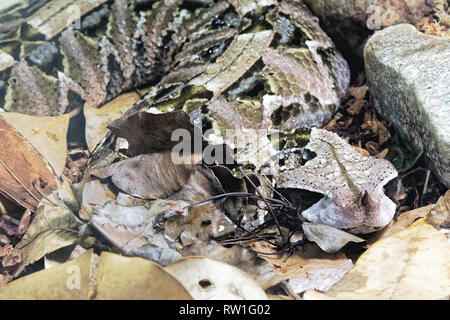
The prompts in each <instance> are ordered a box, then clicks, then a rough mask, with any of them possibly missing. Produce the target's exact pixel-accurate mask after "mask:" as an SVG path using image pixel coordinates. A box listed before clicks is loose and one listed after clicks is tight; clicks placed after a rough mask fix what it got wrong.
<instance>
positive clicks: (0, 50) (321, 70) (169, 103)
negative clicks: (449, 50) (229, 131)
mask: <svg viewBox="0 0 450 320" xmlns="http://www.w3.org/2000/svg"><path fill="white" fill-rule="evenodd" d="M349 79H350V71H349V68H348V65H347V63H346V61H345V60H344V59H343V57H342V56H341V55H340V54H339V53H338V51H337V50H336V48H335V46H334V44H333V42H332V41H331V40H330V39H329V38H328V36H327V35H326V34H325V33H324V32H323V31H322V30H321V28H320V26H319V24H318V22H317V20H316V19H315V18H314V17H313V16H312V15H311V13H310V12H309V10H308V9H307V7H306V6H304V5H303V3H302V2H301V1H300V0H278V1H277V0H228V1H225V0H215V1H214V0H186V1H180V0H161V1H151V0H134V1H131V0H130V1H127V0H112V1H106V0H28V1H25V0H24V1H22V3H19V4H17V5H15V6H14V7H10V8H8V9H5V10H3V11H2V12H0V107H3V108H4V109H5V110H6V111H15V112H23V113H28V114H34V115H41V116H49V115H60V114H63V113H67V112H69V111H71V110H74V109H75V108H79V107H82V106H83V105H85V104H86V105H90V106H93V107H99V106H101V105H102V104H104V103H106V102H108V101H110V100H111V99H113V98H115V97H117V96H118V95H120V94H121V93H123V92H125V91H129V90H132V89H134V88H139V87H143V86H148V85H149V84H150V85H152V87H151V90H150V92H149V93H148V94H147V95H146V96H145V97H144V98H143V99H142V100H140V101H139V102H138V103H136V104H135V106H133V108H132V109H131V110H130V111H129V112H128V114H130V113H133V112H136V111H143V110H149V109H154V108H156V109H158V110H159V111H163V112H167V111H172V110H179V109H182V110H184V111H186V112H187V113H188V114H190V115H191V117H195V116H196V113H197V114H198V113H199V112H200V113H201V115H202V116H203V118H205V119H214V121H216V122H217V123H220V124H221V125H223V126H224V127H227V128H233V127H248V128H265V129H276V130H291V129H293V128H310V127H313V126H321V125H323V124H325V123H326V122H327V121H329V120H330V118H331V117H332V116H333V114H334V113H335V112H336V110H337V108H338V107H339V104H340V101H341V100H342V98H344V96H345V94H346V91H347V88H348V84H349Z"/></svg>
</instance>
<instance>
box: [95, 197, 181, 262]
mask: <svg viewBox="0 0 450 320" xmlns="http://www.w3.org/2000/svg"><path fill="white" fill-rule="evenodd" d="M182 205H183V204H182V203H178V202H176V201H170V200H155V201H152V202H151V203H145V204H141V205H130V206H124V205H120V204H118V203H116V202H113V201H109V202H107V203H105V204H104V205H103V206H101V207H97V208H96V210H95V213H94V215H93V216H92V219H91V220H90V222H89V224H90V225H91V226H92V227H94V228H95V229H96V230H97V231H98V232H100V233H101V234H102V235H103V236H104V237H105V238H106V239H108V240H109V241H110V242H111V243H112V244H113V245H114V246H115V247H116V248H118V249H119V250H120V251H121V252H122V253H124V254H126V255H134V256H140V257H144V258H146V259H149V260H152V261H155V262H158V263H159V264H161V265H166V264H168V263H170V262H173V261H175V260H177V259H179V258H181V255H180V254H179V253H177V252H176V251H175V250H173V249H171V248H170V247H169V246H168V244H167V242H166V241H165V240H164V238H163V234H162V232H159V233H157V232H156V231H154V224H155V222H156V220H157V218H158V217H159V215H161V214H164V213H167V212H169V211H170V210H176V209H174V208H181V206H182Z"/></svg>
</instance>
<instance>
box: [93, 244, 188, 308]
mask: <svg viewBox="0 0 450 320" xmlns="http://www.w3.org/2000/svg"><path fill="white" fill-rule="evenodd" d="M96 287H97V294H96V296H95V299H99V300H105V299H106V300H123V299H125V300H127V299H128V300H135V299H139V300H179V299H182V300H191V299H192V298H191V296H190V294H189V293H188V291H187V290H186V289H185V288H184V287H183V286H182V285H181V284H180V283H179V282H178V281H177V280H176V279H175V278H174V277H173V276H172V275H171V274H170V273H169V272H167V271H165V270H164V269H163V268H162V267H160V266H159V265H158V264H156V263H154V262H152V261H149V260H146V259H142V258H137V257H123V256H120V255H116V254H113V253H109V252H103V253H102V255H101V257H100V262H99V265H98V270H97V283H96Z"/></svg>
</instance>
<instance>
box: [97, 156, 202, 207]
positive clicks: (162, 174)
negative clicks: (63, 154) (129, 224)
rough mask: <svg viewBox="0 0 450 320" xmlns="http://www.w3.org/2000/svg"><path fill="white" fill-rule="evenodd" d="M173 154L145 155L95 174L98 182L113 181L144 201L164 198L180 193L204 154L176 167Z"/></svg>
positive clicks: (186, 160)
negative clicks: (103, 180)
mask: <svg viewBox="0 0 450 320" xmlns="http://www.w3.org/2000/svg"><path fill="white" fill-rule="evenodd" d="M172 156H173V154H172V152H170V151H165V152H161V153H152V154H143V155H139V156H136V157H134V158H130V159H125V160H122V161H120V162H116V163H114V164H112V165H111V166H109V167H106V168H101V169H98V170H93V171H92V172H91V174H92V175H95V176H98V177H99V178H103V179H104V178H107V177H111V180H112V182H113V183H114V184H115V185H116V186H117V187H118V188H120V189H121V190H122V191H124V192H126V193H128V194H129V195H132V196H134V197H139V198H141V199H159V198H165V197H167V196H169V195H171V194H173V193H174V192H176V191H178V190H180V189H181V187H182V186H183V185H184V184H185V183H186V182H187V180H188V179H189V176H190V174H191V171H192V168H193V167H194V165H195V163H196V162H197V161H200V160H201V159H202V154H201V153H200V154H192V155H183V159H182V161H181V163H176V161H175V162H174V161H173V158H172Z"/></svg>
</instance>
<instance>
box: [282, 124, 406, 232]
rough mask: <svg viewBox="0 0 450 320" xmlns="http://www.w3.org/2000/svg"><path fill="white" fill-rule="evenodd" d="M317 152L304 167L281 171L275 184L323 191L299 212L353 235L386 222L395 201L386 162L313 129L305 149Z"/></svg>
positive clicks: (391, 170)
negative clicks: (389, 190)
mask: <svg viewBox="0 0 450 320" xmlns="http://www.w3.org/2000/svg"><path fill="white" fill-rule="evenodd" d="M305 148H307V149H309V150H311V151H314V152H315V153H316V154H317V156H316V157H315V158H314V159H312V160H310V161H308V162H307V163H306V164H305V165H304V166H303V167H300V168H297V169H293V170H288V171H285V172H283V173H282V174H281V175H280V178H279V180H278V187H281V188H297V189H304V190H308V191H313V192H318V193H322V194H323V195H324V197H323V198H322V199H321V200H320V201H319V202H317V203H316V204H314V205H313V206H312V207H310V208H309V209H307V210H305V211H303V212H302V216H303V217H304V218H305V219H307V220H309V221H311V222H314V223H320V224H326V225H330V226H332V227H336V228H339V229H348V230H349V231H350V232H352V233H368V232H372V231H375V230H377V229H380V228H382V227H384V226H386V225H387V224H388V223H389V222H390V221H391V220H392V218H393V216H394V213H395V207H396V206H395V203H394V202H393V201H392V200H390V199H389V198H388V197H387V196H386V195H385V194H384V190H383V186H384V185H386V184H387V183H388V182H389V181H390V180H392V179H394V178H396V177H397V175H398V173H397V171H396V170H395V168H394V166H393V165H392V164H391V163H390V162H389V161H387V160H384V159H376V158H374V157H363V156H361V155H360V154H359V153H358V152H356V151H355V149H354V148H352V147H351V146H350V145H349V144H348V143H346V142H345V141H344V140H342V139H341V138H340V137H339V136H338V135H336V134H335V133H332V132H329V131H326V130H321V129H316V128H313V129H312V131H311V140H310V142H309V143H308V145H307V146H306V147H305Z"/></svg>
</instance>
